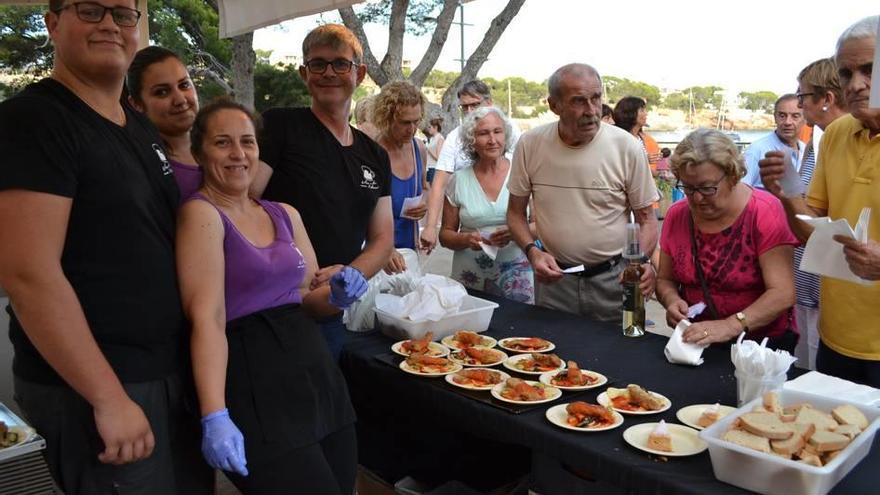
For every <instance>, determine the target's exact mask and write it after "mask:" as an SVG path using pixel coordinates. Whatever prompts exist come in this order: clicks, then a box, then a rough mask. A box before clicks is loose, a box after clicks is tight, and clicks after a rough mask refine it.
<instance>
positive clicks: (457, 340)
mask: <svg viewBox="0 0 880 495" xmlns="http://www.w3.org/2000/svg"><path fill="white" fill-rule="evenodd" d="M452 341H453V342H454V345H455V346H456V347H458V348H459V349H465V348H467V347H474V346H478V345H486V343H487V342H489V341H490V339H484V338H483V336H482V335H480V334H478V333H475V332H470V331H468V330H459V331H457V332H455V335H453V336H452Z"/></svg>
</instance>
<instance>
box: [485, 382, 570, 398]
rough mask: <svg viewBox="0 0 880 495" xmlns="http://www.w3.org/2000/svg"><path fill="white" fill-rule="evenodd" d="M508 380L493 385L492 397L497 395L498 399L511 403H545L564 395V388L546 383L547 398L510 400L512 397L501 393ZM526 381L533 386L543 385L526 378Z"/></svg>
mask: <svg viewBox="0 0 880 495" xmlns="http://www.w3.org/2000/svg"><path fill="white" fill-rule="evenodd" d="M506 381H507V380H505V381H503V382H501V383H499V384H498V385H495V386H494V387H492V397H495V398H496V399H498V400H500V401H503V402H509V403H511V404H543V403H544V402H551V401H554V400H556V399H558V398H559V397H561V396H562V390H559V389H558V388H556V387H548V386H546V385H544V395H545V396H546V398H544V399H541V400H510V399H508V398H506V397H504V396H503V395H501V391H502V390H504V384H505V383H506ZM524 381H525V382H526V383H528V384H529V385H532V386H534V385H543V384H541V383H540V382H533V381H531V380H524Z"/></svg>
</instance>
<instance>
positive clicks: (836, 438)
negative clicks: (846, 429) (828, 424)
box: [809, 430, 850, 452]
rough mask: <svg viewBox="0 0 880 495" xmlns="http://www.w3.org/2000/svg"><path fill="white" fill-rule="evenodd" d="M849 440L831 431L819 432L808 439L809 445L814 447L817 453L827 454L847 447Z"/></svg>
mask: <svg viewBox="0 0 880 495" xmlns="http://www.w3.org/2000/svg"><path fill="white" fill-rule="evenodd" d="M849 441H850V440H849V438H848V437H846V436H844V435H841V434H840V433H834V432H831V431H824V430H820V431H817V432H816V433H813V436H812V437H810V442H809V443H810V445H812V446H813V447H815V449H816V450H817V451H818V452H828V451H831V450H840V449H842V448H844V447H846V446H847V445H849Z"/></svg>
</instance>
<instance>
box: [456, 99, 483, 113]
mask: <svg viewBox="0 0 880 495" xmlns="http://www.w3.org/2000/svg"><path fill="white" fill-rule="evenodd" d="M482 104H483V100H482V99H481V100H480V101H475V102H473V103H462V104H461V105H459V106H458V108H460V109H461V111H462V112H464V113H468V112H470V111H471V110H476V109H477V108H480V105H482Z"/></svg>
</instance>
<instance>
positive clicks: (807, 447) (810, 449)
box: [798, 441, 819, 459]
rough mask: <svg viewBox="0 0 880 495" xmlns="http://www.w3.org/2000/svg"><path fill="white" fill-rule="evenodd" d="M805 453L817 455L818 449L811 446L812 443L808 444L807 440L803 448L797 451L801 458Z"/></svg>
mask: <svg viewBox="0 0 880 495" xmlns="http://www.w3.org/2000/svg"><path fill="white" fill-rule="evenodd" d="M805 455H816V456H817V455H819V451H818V450H816V447H813V445H812V444H810V442H809V441H807V443H806V444H805V445H804V448H803V449H801V451H800V452H798V457H800V458H802V459H803V457H804V456H805Z"/></svg>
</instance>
